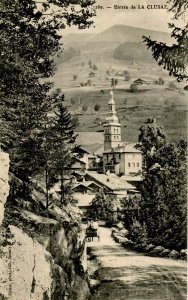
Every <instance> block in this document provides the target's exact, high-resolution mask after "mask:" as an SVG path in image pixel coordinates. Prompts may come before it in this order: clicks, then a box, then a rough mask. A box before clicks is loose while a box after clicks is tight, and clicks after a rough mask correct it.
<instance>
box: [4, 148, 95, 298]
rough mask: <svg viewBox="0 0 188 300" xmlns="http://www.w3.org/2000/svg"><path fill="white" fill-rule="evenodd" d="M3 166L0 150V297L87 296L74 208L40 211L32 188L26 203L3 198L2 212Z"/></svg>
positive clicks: (6, 190)
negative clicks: (31, 195) (31, 196)
mask: <svg viewBox="0 0 188 300" xmlns="http://www.w3.org/2000/svg"><path fill="white" fill-rule="evenodd" d="M8 170H9V157H8V155H7V154H5V153H2V152H0V222H1V234H0V300H1V299H2V300H63V299H67V298H68V299H69V300H85V299H88V297H89V294H90V290H89V287H88V283H87V278H86V277H87V276H86V272H87V255H86V244H85V233H84V231H83V229H82V227H81V225H80V211H79V210H78V208H77V207H74V206H72V205H67V206H66V207H64V208H63V209H62V208H60V207H58V206H56V205H55V203H54V204H53V206H51V207H50V208H49V210H46V208H45V206H44V200H45V195H44V193H43V192H41V193H39V192H37V193H36V190H35V197H34V198H31V199H29V201H28V199H26V201H25V202H24V200H22V201H20V202H19V201H17V202H16V205H14V203H9V202H10V201H9V202H7V204H6V210H5V214H4V204H5V202H6V199H7V196H8V193H9V184H8ZM33 192H34V191H33ZM3 218H4V220H3Z"/></svg>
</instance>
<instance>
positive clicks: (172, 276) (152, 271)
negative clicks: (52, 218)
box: [88, 227, 186, 300]
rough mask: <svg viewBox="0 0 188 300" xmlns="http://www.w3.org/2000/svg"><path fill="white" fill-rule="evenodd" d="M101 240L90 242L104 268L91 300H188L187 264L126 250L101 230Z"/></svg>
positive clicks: (105, 230) (108, 231)
mask: <svg viewBox="0 0 188 300" xmlns="http://www.w3.org/2000/svg"><path fill="white" fill-rule="evenodd" d="M100 235H101V240H100V242H98V241H97V239H96V240H95V241H93V242H89V243H88V246H89V247H91V251H92V253H93V254H94V255H95V256H96V259H97V261H98V262H99V264H100V265H101V267H100V268H99V269H98V271H97V274H96V279H98V280H99V281H100V284H99V285H98V286H97V287H96V289H95V293H94V295H92V296H91V300H144V299H149V300H185V299H186V262H184V261H180V260H179V261H178V260H172V259H165V258H157V257H154V258H153V257H149V256H144V255H143V254H140V253H137V252H134V251H129V250H126V249H124V248H123V247H122V246H121V245H119V244H117V243H116V242H114V241H113V239H112V238H111V230H110V229H108V228H105V227H101V228H100Z"/></svg>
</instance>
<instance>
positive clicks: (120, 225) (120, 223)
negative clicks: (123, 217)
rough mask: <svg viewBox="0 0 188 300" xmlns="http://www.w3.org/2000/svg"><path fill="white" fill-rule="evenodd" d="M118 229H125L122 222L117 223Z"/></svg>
mask: <svg viewBox="0 0 188 300" xmlns="http://www.w3.org/2000/svg"><path fill="white" fill-rule="evenodd" d="M116 227H117V228H118V229H120V230H121V229H123V228H124V226H123V223H122V222H119V223H117V224H116Z"/></svg>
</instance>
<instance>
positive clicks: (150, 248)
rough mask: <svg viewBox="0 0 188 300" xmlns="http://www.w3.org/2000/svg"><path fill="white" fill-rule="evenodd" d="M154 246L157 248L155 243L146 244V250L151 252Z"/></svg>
mask: <svg viewBox="0 0 188 300" xmlns="http://www.w3.org/2000/svg"><path fill="white" fill-rule="evenodd" d="M154 248H155V245H153V244H149V245H147V246H146V248H145V251H146V252H150V251H152V250H153V249H154Z"/></svg>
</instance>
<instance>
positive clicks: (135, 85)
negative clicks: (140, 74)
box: [130, 83, 138, 93]
mask: <svg viewBox="0 0 188 300" xmlns="http://www.w3.org/2000/svg"><path fill="white" fill-rule="evenodd" d="M137 90H138V85H137V84H135V83H132V84H131V85H130V91H131V92H133V93H134V92H136V91H137Z"/></svg>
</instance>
